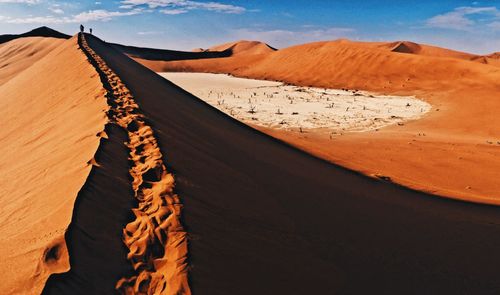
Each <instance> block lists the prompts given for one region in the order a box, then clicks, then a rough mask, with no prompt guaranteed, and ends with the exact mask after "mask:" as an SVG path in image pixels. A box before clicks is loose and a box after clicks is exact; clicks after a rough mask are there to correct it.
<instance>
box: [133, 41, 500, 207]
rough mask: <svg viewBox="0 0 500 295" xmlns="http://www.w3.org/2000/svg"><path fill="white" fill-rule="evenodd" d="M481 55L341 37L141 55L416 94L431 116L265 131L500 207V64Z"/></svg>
mask: <svg viewBox="0 0 500 295" xmlns="http://www.w3.org/2000/svg"><path fill="white" fill-rule="evenodd" d="M403 49H404V50H403ZM394 51H399V52H394ZM402 52H404V53H402ZM473 58H474V56H473V55H470V54H466V53H461V52H456V51H452V50H447V49H443V48H438V47H432V46H428V45H421V44H415V43H411V42H396V43H369V42H351V41H347V40H338V41H333V42H318V43H311V44H304V45H299V46H294V47H290V48H285V49H282V50H279V51H276V52H273V53H268V54H262V55H240V56H235V57H229V58H217V59H201V60H196V61H194V60H191V61H187V60H184V61H170V62H163V61H152V60H141V59H138V61H139V62H141V63H143V64H144V65H146V66H148V67H150V68H151V69H153V70H155V71H186V72H216V73H230V74H233V75H235V76H239V77H250V78H256V79H268V80H277V81H284V82H287V83H292V84H296V85H303V86H317V87H330V88H350V89H362V90H369V91H375V92H380V93H383V94H399V95H416V96H417V97H418V98H420V99H424V100H425V101H427V102H429V103H430V104H431V105H433V107H434V108H433V110H432V112H431V114H430V115H427V116H425V117H424V118H422V119H420V120H418V121H416V122H411V123H409V124H405V125H404V126H397V127H393V128H387V129H382V130H380V131H379V132H376V133H368V134H347V135H344V136H342V137H337V138H335V140H330V135H329V134H314V132H310V134H307V135H300V134H296V133H284V132H279V131H275V130H264V129H261V130H262V131H265V132H267V133H269V134H271V135H273V136H276V137H278V138H280V139H282V140H285V141H287V142H290V143H292V144H294V145H296V146H298V147H300V148H302V149H305V150H307V151H309V152H312V153H313V154H315V155H318V156H320V157H323V158H325V159H327V160H330V161H333V162H335V163H339V164H342V165H343V166H346V167H349V168H352V169H354V170H358V171H362V172H364V173H366V174H368V175H374V174H380V175H385V176H388V177H390V178H391V179H393V180H394V181H396V182H398V183H401V184H403V185H407V186H410V187H412V188H416V189H420V190H425V191H429V192H433V193H436V194H440V195H444V196H447V197H451V198H459V199H464V200H470V201H477V202H485V203H494V204H499V203H500V184H499V182H498V181H497V179H498V178H499V177H500V173H499V172H498V167H500V166H499V165H498V164H499V161H498V156H499V147H500V144H499V142H500V129H499V127H498V126H500V117H499V116H498V115H497V113H496V112H495V111H492V110H496V109H499V108H500V101H498V100H497V99H496V95H497V93H498V91H499V90H500V82H499V81H500V69H499V68H497V67H493V66H491V65H485V64H482V63H477V62H473V61H469V60H468V59H473ZM419 134H420V135H421V136H419ZM423 134H425V136H423ZM360 147H363V148H360Z"/></svg>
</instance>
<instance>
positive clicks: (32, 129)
mask: <svg viewBox="0 0 500 295" xmlns="http://www.w3.org/2000/svg"><path fill="white" fill-rule="evenodd" d="M26 40H28V39H25V40H23V41H21V40H19V41H20V42H21V44H22V43H23V42H25V41H26ZM16 41H18V40H16ZM16 41H13V42H16ZM9 43H10V42H9ZM9 43H7V44H5V45H7V46H8V44H9ZM46 43H50V46H53V43H54V40H51V39H46V40H43V39H36V38H35V39H32V40H31V42H28V48H29V46H30V45H33V46H38V45H40V46H42V45H45V44H46ZM59 43H62V44H60V46H58V47H57V48H55V49H54V50H53V51H52V52H50V53H49V54H47V56H45V57H44V58H43V59H41V60H40V61H38V62H37V63H36V64H34V65H33V66H31V67H29V68H28V69H26V70H25V71H23V72H22V73H20V74H18V75H17V76H16V77H15V78H13V79H12V80H10V81H9V82H8V83H6V84H4V85H2V86H0V98H1V99H0V126H2V128H1V129H0V147H1V153H0V163H1V164H0V175H2V177H1V178H0V236H1V237H2V238H1V239H0V269H1V270H2V271H3V274H2V275H3V283H2V284H1V286H0V293H2V294H40V292H41V291H42V288H43V287H44V284H45V280H46V279H47V277H48V276H49V275H50V274H51V273H54V272H63V271H66V270H68V268H69V264H68V257H67V250H66V245H65V242H64V234H65V231H66V229H67V227H68V225H69V223H70V220H71V218H72V213H73V205H74V203H75V199H76V196H77V193H78V191H79V190H80V188H81V187H82V185H83V183H84V182H85V180H86V178H87V176H88V174H89V172H90V169H91V165H90V164H89V161H90V160H91V159H92V158H93V156H94V153H95V152H96V150H97V149H98V145H99V137H97V134H98V133H99V132H100V131H102V130H103V128H104V124H105V122H106V117H105V113H104V112H105V110H106V104H105V99H104V97H103V92H102V90H101V87H102V86H101V84H100V82H99V78H98V76H97V75H96V73H95V71H94V70H93V68H92V67H91V66H90V65H89V63H88V62H87V60H86V58H85V56H84V55H83V54H81V52H80V51H79V49H78V47H77V43H76V39H71V40H68V41H61V42H59ZM14 44H17V43H14ZM11 45H12V44H11ZM4 49H5V48H4ZM30 50H31V49H30ZM19 53H20V54H21V57H20V59H21V62H23V57H22V55H23V54H24V52H23V51H19ZM12 58H16V57H14V56H13V57H12ZM17 58H19V57H17Z"/></svg>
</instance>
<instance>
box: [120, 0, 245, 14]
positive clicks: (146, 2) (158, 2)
mask: <svg viewBox="0 0 500 295" xmlns="http://www.w3.org/2000/svg"><path fill="white" fill-rule="evenodd" d="M121 4H122V5H121V6H120V8H129V9H130V8H134V7H138V6H148V7H149V8H152V9H157V8H170V9H168V10H170V11H172V10H173V11H175V10H183V11H184V10H185V11H189V10H208V11H215V12H221V13H230V14H240V13H243V12H245V11H246V9H245V8H244V7H242V6H236V5H232V4H224V3H220V2H200V1H191V0H123V1H121Z"/></svg>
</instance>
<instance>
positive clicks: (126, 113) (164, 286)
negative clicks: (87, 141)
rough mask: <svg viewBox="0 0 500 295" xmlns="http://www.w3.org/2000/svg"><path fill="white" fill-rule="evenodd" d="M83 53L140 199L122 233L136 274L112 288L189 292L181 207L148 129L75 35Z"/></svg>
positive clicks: (121, 88) (99, 60)
mask: <svg viewBox="0 0 500 295" xmlns="http://www.w3.org/2000/svg"><path fill="white" fill-rule="evenodd" d="M80 42H81V45H82V49H83V50H84V51H85V52H86V53H87V55H88V56H89V59H90V60H91V61H92V62H93V64H94V65H95V66H96V69H97V70H98V71H99V72H101V73H102V74H104V76H105V79H107V81H106V82H107V84H108V85H109V87H110V88H111V89H110V92H109V93H108V101H109V102H110V105H111V109H110V111H109V112H108V115H109V116H110V119H111V120H112V121H113V122H115V123H116V124H117V125H119V126H121V127H122V128H124V129H126V130H127V132H128V137H129V141H128V142H127V146H128V148H129V149H130V160H131V161H132V162H133V164H132V167H131V169H130V175H131V176H132V178H133V181H132V188H133V190H134V193H135V196H136V198H137V200H138V201H139V206H138V208H136V209H133V212H134V215H135V216H136V220H135V221H133V222H131V223H129V224H128V225H127V226H126V228H125V229H124V242H125V244H126V246H127V247H128V248H129V249H130V252H129V254H128V256H127V257H128V259H129V260H130V261H131V263H132V265H133V268H134V269H135V270H136V272H137V275H136V276H133V277H130V278H123V279H121V280H120V281H119V282H118V283H117V289H119V290H120V291H122V292H123V293H126V294H142V293H147V294H190V289H189V285H188V280H187V239H186V231H185V230H184V229H183V227H182V224H181V221H180V215H181V209H182V205H181V203H180V200H179V197H178V196H177V195H176V194H175V193H174V192H173V190H174V177H173V175H172V174H171V173H169V172H167V169H166V167H165V165H164V163H163V160H162V154H161V151H160V149H159V147H158V143H157V140H156V138H155V136H154V134H153V130H152V128H151V127H150V126H149V125H148V124H147V123H146V121H145V118H144V116H143V115H142V114H140V110H139V106H138V105H137V104H136V103H135V101H134V98H133V96H132V94H131V93H130V91H129V90H128V89H127V87H126V86H125V85H124V83H123V82H122V81H121V80H120V78H119V77H118V76H117V75H116V74H115V73H114V72H113V71H112V70H111V69H110V68H109V67H108V66H107V65H106V63H105V62H104V60H103V59H102V58H101V57H99V56H98V55H97V54H96V53H95V52H94V51H93V50H92V49H91V48H90V47H89V46H88V44H87V42H86V40H85V37H84V35H82V34H80Z"/></svg>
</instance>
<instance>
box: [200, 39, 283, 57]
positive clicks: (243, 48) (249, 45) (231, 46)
mask: <svg viewBox="0 0 500 295" xmlns="http://www.w3.org/2000/svg"><path fill="white" fill-rule="evenodd" d="M208 50H209V51H226V50H230V51H231V55H232V56H235V55H241V54H246V55H250V54H262V53H270V52H274V51H276V49H274V48H272V47H271V46H269V45H267V44H266V43H263V42H260V41H247V40H240V41H236V42H230V43H225V44H221V45H216V46H213V47H210V48H209V49H208Z"/></svg>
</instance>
